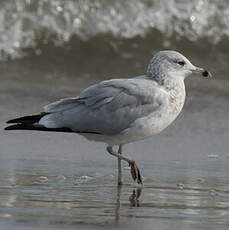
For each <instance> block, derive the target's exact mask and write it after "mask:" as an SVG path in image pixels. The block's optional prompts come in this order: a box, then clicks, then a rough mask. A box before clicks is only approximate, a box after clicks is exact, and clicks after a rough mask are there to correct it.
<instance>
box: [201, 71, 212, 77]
mask: <svg viewBox="0 0 229 230" xmlns="http://www.w3.org/2000/svg"><path fill="white" fill-rule="evenodd" d="M202 76H203V77H212V75H211V73H210V72H209V71H207V70H204V71H203V72H202Z"/></svg>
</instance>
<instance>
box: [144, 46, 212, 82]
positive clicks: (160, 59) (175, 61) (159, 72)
mask: <svg viewBox="0 0 229 230" xmlns="http://www.w3.org/2000/svg"><path fill="white" fill-rule="evenodd" d="M192 73H199V74H202V76H204V77H208V76H211V74H210V73H209V72H208V71H206V70H204V69H202V68H199V67H196V66H194V65H193V64H192V63H191V62H190V61H189V60H188V59H187V58H186V57H185V56H183V55H182V54H180V53H178V52H176V51H172V50H165V51H159V52H158V53H156V54H155V55H154V56H153V57H152V59H151V60H150V63H149V66H148V69H147V76H148V77H150V78H153V79H154V80H156V81H157V82H158V83H159V84H163V83H164V82H168V81H169V80H170V79H171V80H172V79H173V80H174V79H177V80H184V79H185V78H186V77H187V76H189V75H191V74H192Z"/></svg>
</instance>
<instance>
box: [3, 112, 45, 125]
mask: <svg viewBox="0 0 229 230" xmlns="http://www.w3.org/2000/svg"><path fill="white" fill-rule="evenodd" d="M47 114H49V113H45V112H42V113H40V114H36V115H30V116H24V117H18V118H14V119H11V120H9V121H7V122H6V123H7V124H13V123H22V124H25V123H26V124H33V123H35V122H38V121H39V120H40V119H41V118H42V117H43V116H45V115H47Z"/></svg>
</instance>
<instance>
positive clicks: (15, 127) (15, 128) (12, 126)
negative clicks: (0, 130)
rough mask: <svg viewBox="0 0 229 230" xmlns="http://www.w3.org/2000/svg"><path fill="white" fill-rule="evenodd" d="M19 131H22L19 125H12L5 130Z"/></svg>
mask: <svg viewBox="0 0 229 230" xmlns="http://www.w3.org/2000/svg"><path fill="white" fill-rule="evenodd" d="M17 129H19V130H20V129H22V126H21V125H19V124H17V125H10V126H7V127H5V128H4V130H17Z"/></svg>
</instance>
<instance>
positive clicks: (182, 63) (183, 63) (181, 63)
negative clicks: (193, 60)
mask: <svg viewBox="0 0 229 230" xmlns="http://www.w3.org/2000/svg"><path fill="white" fill-rule="evenodd" d="M177 64H179V65H180V66H184V65H185V62H184V61H178V62H177Z"/></svg>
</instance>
